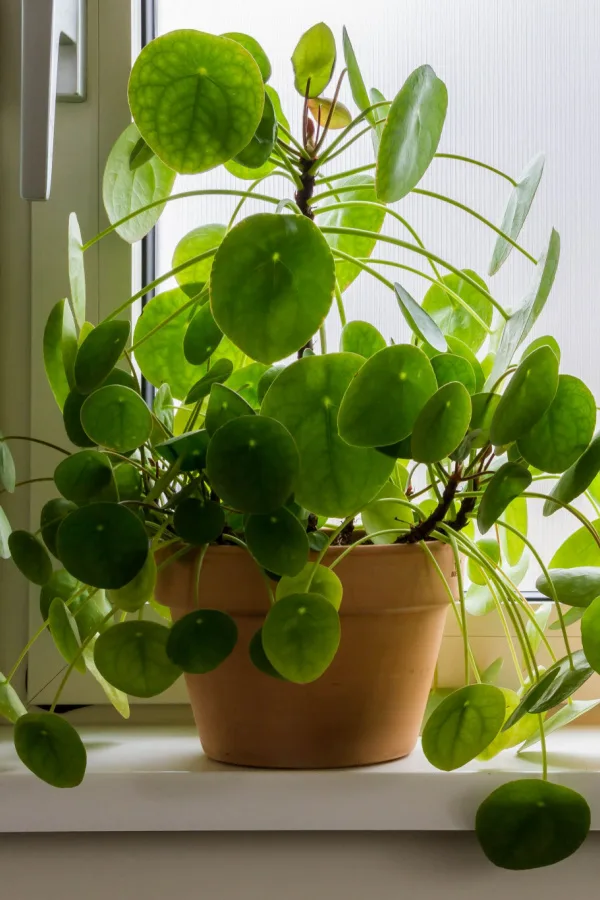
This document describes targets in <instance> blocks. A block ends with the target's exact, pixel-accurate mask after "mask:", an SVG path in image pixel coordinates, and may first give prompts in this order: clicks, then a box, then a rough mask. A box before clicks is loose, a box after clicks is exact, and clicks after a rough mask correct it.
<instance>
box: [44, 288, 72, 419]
mask: <svg viewBox="0 0 600 900" xmlns="http://www.w3.org/2000/svg"><path fill="white" fill-rule="evenodd" d="M76 353H77V335H76V333H75V323H74V321H73V314H72V312H71V308H70V307H69V304H68V302H67V300H59V301H58V303H56V304H55V305H54V306H53V307H52V310H51V312H50V315H49V316H48V321H47V322H46V327H45V328H44V368H45V370H46V377H47V379H48V384H49V385H50V388H51V390H52V393H53V394H54V398H55V400H56V402H57V403H58V406H59V408H60V409H62V408H63V406H64V405H65V400H66V399H67V396H68V394H69V391H70V389H71V387H72V386H73V380H74V379H73V362H74V359H75V354H76Z"/></svg>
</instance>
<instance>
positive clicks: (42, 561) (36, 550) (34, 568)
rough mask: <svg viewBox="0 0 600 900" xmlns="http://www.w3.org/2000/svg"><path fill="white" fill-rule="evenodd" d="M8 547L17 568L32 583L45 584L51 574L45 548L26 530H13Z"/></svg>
mask: <svg viewBox="0 0 600 900" xmlns="http://www.w3.org/2000/svg"><path fill="white" fill-rule="evenodd" d="M8 549H9V551H10V555H11V556H12V559H13V562H14V564H15V565H16V567H17V569H18V570H19V571H20V572H21V573H22V574H23V575H24V576H25V578H27V580H28V581H31V582H33V584H45V583H46V581H48V579H49V578H50V576H51V575H52V563H51V561H50V557H49V556H48V553H47V552H46V548H45V547H44V545H43V544H42V542H41V541H39V540H38V539H37V538H36V537H35V536H34V535H33V534H30V533H29V532H28V531H13V532H11V534H9V536H8Z"/></svg>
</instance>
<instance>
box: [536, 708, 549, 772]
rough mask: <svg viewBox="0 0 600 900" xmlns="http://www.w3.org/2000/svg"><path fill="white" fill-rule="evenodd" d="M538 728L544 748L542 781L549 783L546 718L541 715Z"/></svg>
mask: <svg viewBox="0 0 600 900" xmlns="http://www.w3.org/2000/svg"><path fill="white" fill-rule="evenodd" d="M538 728H539V730H540V745H541V748H542V781H548V748H547V747H546V731H545V728H544V716H543V715H542V714H541V713H540V714H539V715H538Z"/></svg>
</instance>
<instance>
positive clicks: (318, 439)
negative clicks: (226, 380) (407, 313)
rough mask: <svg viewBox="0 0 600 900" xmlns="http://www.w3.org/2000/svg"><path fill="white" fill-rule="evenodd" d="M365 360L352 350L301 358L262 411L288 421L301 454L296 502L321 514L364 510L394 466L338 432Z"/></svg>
mask: <svg viewBox="0 0 600 900" xmlns="http://www.w3.org/2000/svg"><path fill="white" fill-rule="evenodd" d="M362 361H363V360H362V358H361V357H359V356H356V355H354V354H352V353H330V354H327V355H324V356H310V357H305V358H304V359H300V360H298V361H297V362H295V363H292V365H290V366H288V367H287V368H286V369H285V370H284V371H283V372H282V373H281V374H280V375H279V377H278V378H277V379H276V381H274V382H273V384H272V385H271V387H270V389H269V391H268V392H267V394H266V396H265V399H264V401H263V405H262V413H263V415H267V416H272V417H273V418H274V419H278V420H279V421H280V422H282V423H283V424H284V425H285V427H286V428H287V429H288V431H289V432H290V434H291V435H292V437H293V438H294V441H295V443H296V446H297V448H298V452H299V454H300V473H299V476H298V478H297V480H296V485H295V491H294V493H295V498H296V501H297V502H298V503H300V504H301V505H302V506H304V507H305V508H306V509H310V510H311V511H312V512H314V513H316V514H318V515H326V516H332V517H338V516H339V517H345V516H348V515H350V514H352V513H357V512H359V510H360V509H362V508H363V507H364V506H366V504H367V503H369V501H371V500H372V499H373V497H374V496H375V495H376V494H377V493H378V491H379V489H380V488H381V487H382V485H383V484H384V483H385V482H386V481H387V479H388V478H389V476H390V474H391V472H392V469H393V467H394V460H393V459H392V458H390V457H386V456H384V455H383V454H381V453H378V452H377V451H376V450H370V449H364V448H358V447H351V446H350V445H349V444H347V443H346V442H345V441H343V440H342V439H341V437H340V436H339V434H338V428H337V421H338V409H339V406H340V402H341V400H342V397H343V396H344V393H345V391H346V389H347V387H348V385H349V384H350V382H351V380H352V378H353V376H354V375H355V374H356V372H357V371H358V370H359V369H360V366H361V363H362ZM432 375H433V373H432Z"/></svg>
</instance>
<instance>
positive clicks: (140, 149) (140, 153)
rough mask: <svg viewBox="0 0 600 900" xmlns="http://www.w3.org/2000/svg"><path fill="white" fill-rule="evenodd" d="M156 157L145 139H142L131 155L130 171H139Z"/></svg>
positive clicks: (136, 144) (135, 145)
mask: <svg viewBox="0 0 600 900" xmlns="http://www.w3.org/2000/svg"><path fill="white" fill-rule="evenodd" d="M154 155H155V154H154V151H153V150H151V149H150V147H149V146H148V144H147V143H146V141H145V140H144V138H140V139H139V140H138V141H137V142H136V143H135V144H134V147H133V150H132V151H131V153H130V154H129V169H130V171H132V172H135V170H136V169H139V168H140V166H143V165H144V163H147V162H148V161H149V160H151V159H152V158H153V157H154Z"/></svg>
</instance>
